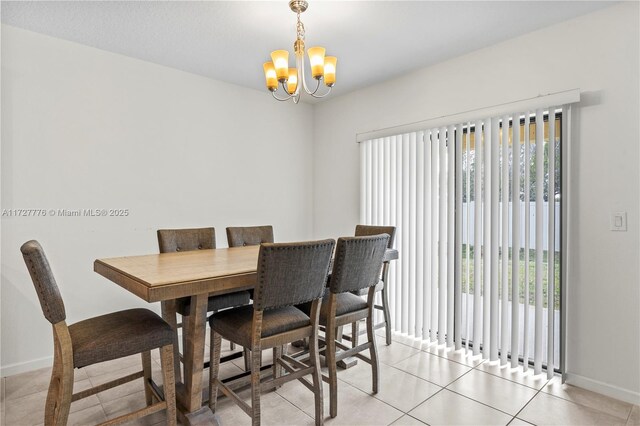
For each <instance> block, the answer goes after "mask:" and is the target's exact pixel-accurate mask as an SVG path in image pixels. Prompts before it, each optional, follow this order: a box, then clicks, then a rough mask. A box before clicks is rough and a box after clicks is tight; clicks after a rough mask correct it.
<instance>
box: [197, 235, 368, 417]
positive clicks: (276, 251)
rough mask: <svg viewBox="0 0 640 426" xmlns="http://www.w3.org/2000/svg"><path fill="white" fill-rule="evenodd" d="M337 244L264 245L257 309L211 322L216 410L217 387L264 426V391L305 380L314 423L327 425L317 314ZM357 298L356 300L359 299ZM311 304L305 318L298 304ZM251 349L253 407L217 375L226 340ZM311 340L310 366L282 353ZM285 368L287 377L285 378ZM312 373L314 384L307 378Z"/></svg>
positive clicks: (221, 314)
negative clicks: (268, 360) (269, 372)
mask: <svg viewBox="0 0 640 426" xmlns="http://www.w3.org/2000/svg"><path fill="white" fill-rule="evenodd" d="M334 245H335V241H334V240H321V241H309V242H301V243H279V244H276V243H265V244H262V245H261V246H260V253H259V255H258V265H257V283H256V288H255V292H254V299H253V306H242V307H239V308H234V309H229V310H226V311H223V312H219V313H217V314H214V315H212V316H211V318H210V319H209V321H210V324H211V360H212V361H211V362H212V364H211V369H210V370H209V379H210V380H209V396H210V397H209V406H210V407H211V410H212V411H214V412H215V409H216V401H217V398H218V389H220V390H222V392H223V393H224V394H225V395H226V396H227V397H229V399H231V400H232V401H234V402H235V403H236V404H237V405H239V406H240V408H241V409H242V410H243V411H244V412H245V413H246V414H248V415H249V416H250V417H251V423H252V424H253V425H254V426H256V425H259V424H260V392H261V391H262V390H267V389H271V388H276V387H279V386H282V385H283V384H284V383H285V382H288V381H291V380H296V379H298V380H300V381H301V382H302V383H303V384H304V385H305V386H306V387H307V388H308V389H310V390H311V391H312V392H313V393H314V397H315V423H316V425H321V424H323V422H324V416H323V403H322V398H323V395H322V377H321V372H320V357H319V353H318V315H319V313H320V299H321V298H322V296H323V294H324V290H325V286H326V280H327V274H328V272H329V262H330V260H331V254H332V252H333V247H334ZM354 297H355V296H354ZM305 302H309V305H310V310H309V313H307V314H305V313H303V312H302V311H300V310H299V309H297V308H296V307H295V306H294V305H297V304H300V303H305ZM223 337H224V338H225V339H228V340H230V341H232V342H236V343H237V344H239V345H242V346H245V347H249V348H250V349H251V403H250V404H247V403H246V402H244V401H243V400H242V399H241V398H240V397H239V396H238V395H237V394H236V393H235V392H234V390H233V389H232V388H231V386H228V385H226V384H224V383H223V382H222V381H221V380H220V378H219V377H218V373H219V368H220V345H221V341H222V338H223ZM304 338H309V340H310V345H309V347H310V349H309V355H310V356H309V361H308V362H309V364H304V363H302V362H300V361H298V360H296V359H294V358H292V357H290V356H289V355H286V354H284V353H282V351H281V347H282V345H284V344H287V343H290V342H293V341H295V340H300V339H304ZM269 348H272V349H273V379H271V380H268V381H264V382H262V383H261V382H260V362H261V352H262V350H263V349H269ZM282 369H284V370H285V371H286V373H287V374H284V375H282V374H281V373H282ZM309 374H310V375H311V377H312V383H310V382H309V381H308V380H307V379H306V378H305V377H304V376H306V375H309Z"/></svg>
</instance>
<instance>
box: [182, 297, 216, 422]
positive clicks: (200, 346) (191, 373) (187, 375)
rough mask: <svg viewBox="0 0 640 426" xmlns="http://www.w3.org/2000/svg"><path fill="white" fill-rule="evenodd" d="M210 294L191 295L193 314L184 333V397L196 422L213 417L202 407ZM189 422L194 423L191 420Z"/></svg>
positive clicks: (187, 407) (187, 415)
mask: <svg viewBox="0 0 640 426" xmlns="http://www.w3.org/2000/svg"><path fill="white" fill-rule="evenodd" d="M208 298H209V296H208V294H197V295H195V296H191V315H190V318H189V321H187V324H186V326H183V330H182V332H183V333H186V339H185V340H184V341H185V343H186V345H185V347H184V348H183V352H184V393H185V395H184V396H183V398H182V402H183V404H184V408H185V409H186V411H187V412H188V413H185V416H186V417H187V420H189V419H190V416H191V417H193V420H194V421H195V422H196V423H200V422H201V420H202V417H203V416H205V417H209V414H211V418H213V413H212V412H211V410H209V408H208V407H204V408H206V410H203V407H202V370H203V364H204V342H205V337H206V336H205V335H206V320H207V300H208ZM207 411H208V413H207ZM189 423H192V422H191V421H190V422H189Z"/></svg>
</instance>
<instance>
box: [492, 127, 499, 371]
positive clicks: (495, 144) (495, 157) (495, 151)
mask: <svg viewBox="0 0 640 426" xmlns="http://www.w3.org/2000/svg"><path fill="white" fill-rule="evenodd" d="M491 153H492V155H491V241H492V242H493V244H491V250H490V251H491V262H490V269H491V273H490V276H491V294H490V298H491V352H490V356H489V359H490V360H491V361H496V360H497V359H498V349H499V340H498V336H499V334H498V331H499V326H500V317H499V315H498V314H499V303H498V302H499V295H500V293H499V291H498V290H499V287H498V283H499V274H500V270H499V269H498V263H499V259H500V251H499V245H498V244H499V241H500V209H499V206H500V179H499V176H500V120H499V119H498V118H497V117H494V118H493V119H492V120H491Z"/></svg>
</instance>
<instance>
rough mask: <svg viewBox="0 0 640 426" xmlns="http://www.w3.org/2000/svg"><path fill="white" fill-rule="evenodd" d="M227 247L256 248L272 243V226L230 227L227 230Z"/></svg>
mask: <svg viewBox="0 0 640 426" xmlns="http://www.w3.org/2000/svg"><path fill="white" fill-rule="evenodd" d="M227 242H228V243H229V247H242V246H258V245H260V244H262V243H272V242H273V226H271V225H267V226H231V227H229V228H227Z"/></svg>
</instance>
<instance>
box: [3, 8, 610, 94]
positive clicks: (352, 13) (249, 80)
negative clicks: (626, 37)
mask: <svg viewBox="0 0 640 426" xmlns="http://www.w3.org/2000/svg"><path fill="white" fill-rule="evenodd" d="M309 3H310V4H309V9H308V10H307V11H306V12H305V13H303V14H302V20H303V22H304V24H305V27H306V33H307V35H306V45H307V46H308V47H311V46H314V45H322V46H324V47H326V48H327V54H330V55H334V56H337V57H338V67H337V84H336V86H335V87H334V94H341V93H347V92H349V91H352V90H355V89H358V88H361V87H365V86H369V85H372V84H375V83H378V82H380V81H383V80H387V79H390V78H393V77H395V76H398V75H401V74H404V73H407V72H409V71H412V70H415V69H418V68H422V67H425V66H429V65H432V64H435V63H438V62H442V61H444V60H447V59H449V58H452V57H455V56H459V55H462V54H465V53H467V52H471V51H473V50H477V49H480V48H483V47H486V46H489V45H492V44H495V43H498V42H500V41H502V40H506V39H509V38H513V37H515V36H518V35H520V34H524V33H527V32H530V31H533V30H536V29H538V28H542V27H546V26H549V25H552V24H555V23H557V22H561V21H564V20H567V19H570V18H573V17H576V16H579V15H582V14H585V13H589V12H591V11H594V10H596V9H600V8H603V7H606V6H609V5H612V4H613V2H593V1H511V2H500V1H499V2H492V1H468V2H458V1H440V2H436V1H407V2H405V1H387V2H381V1H321V0H310V1H309ZM1 7H2V10H1V13H2V22H3V23H6V24H9V25H13V26H16V27H20V28H24V29H28V30H31V31H36V32H39V33H43V34H48V35H51V36H54V37H58V38H62V39H66V40H71V41H75V42H78V43H81V44H85V45H89V46H93V47H97V48H99V49H103V50H107V51H110V52H115V53H120V54H123V55H127V56H131V57H134V58H139V59H142V60H145V61H149V62H154V63H157V64H161V65H166V66H169V67H173V68H177V69H180V70H184V71H188V72H192V73H195V74H200V75H203V76H206V77H210V78H214V79H216V80H222V81H226V82H229V83H234V84H238V85H241V86H245V87H250V88H254V89H258V90H265V91H266V88H265V84H264V75H263V72H262V63H263V62H265V61H266V60H268V59H269V53H270V52H271V51H272V50H276V49H288V50H289V51H291V52H292V50H293V48H292V46H293V41H294V40H295V22H296V21H295V19H296V17H295V14H294V13H293V12H291V11H290V10H289V7H288V1H287V0H281V1H276V2H274V1H257V2H256V1H205V2H189V1H166V2H165V1H159V2H155V1H151V2H146V1H96V2H94V1H42V2H37V1H34V2H32V1H2V6H1ZM292 57H293V53H291V57H290V62H291V63H292V64H293V59H292ZM306 98H307V100H308V98H309V97H306Z"/></svg>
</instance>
